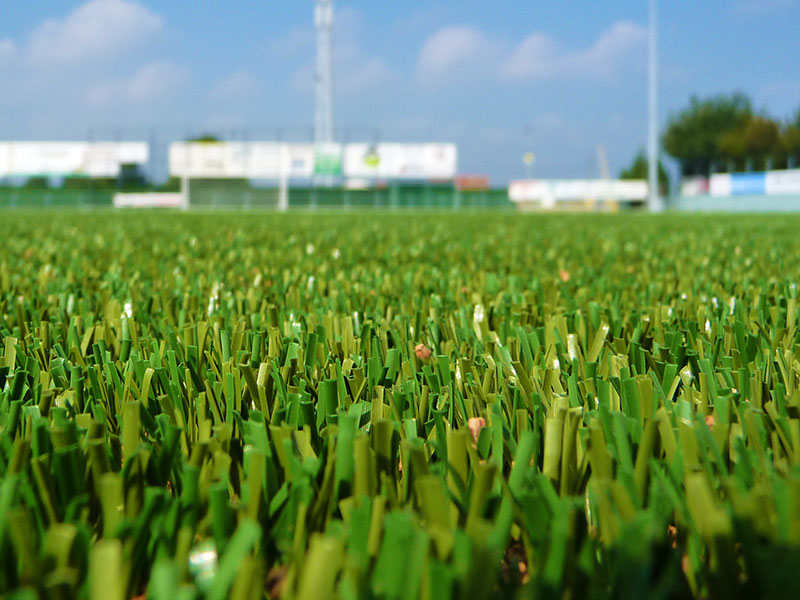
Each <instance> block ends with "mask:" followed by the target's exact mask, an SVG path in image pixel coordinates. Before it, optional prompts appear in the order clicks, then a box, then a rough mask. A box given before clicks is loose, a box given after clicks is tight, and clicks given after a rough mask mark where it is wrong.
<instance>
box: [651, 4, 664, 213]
mask: <svg viewBox="0 0 800 600" xmlns="http://www.w3.org/2000/svg"><path fill="white" fill-rule="evenodd" d="M657 12H658V7H657V3H656V0H650V34H649V36H648V38H649V39H648V62H649V69H648V83H649V86H648V111H647V112H648V128H647V204H648V208H649V209H650V210H651V211H658V210H661V208H662V206H661V198H660V196H659V190H658V115H657V112H658V99H657V93H658V84H657V70H656V69H657V66H658V65H657V57H656V51H657V48H656V31H657V26H656V17H657Z"/></svg>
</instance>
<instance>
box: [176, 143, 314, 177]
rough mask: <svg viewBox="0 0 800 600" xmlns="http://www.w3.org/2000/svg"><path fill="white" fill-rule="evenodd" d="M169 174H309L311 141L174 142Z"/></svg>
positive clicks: (312, 171) (188, 175)
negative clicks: (289, 142)
mask: <svg viewBox="0 0 800 600" xmlns="http://www.w3.org/2000/svg"><path fill="white" fill-rule="evenodd" d="M169 173H170V175H174V176H177V177H192V178H207V179H216V178H223V179H224V178H245V179H277V178H280V177H281V176H286V177H311V176H312V175H313V174H314V146H313V144H288V143H282V142H173V143H172V144H170V147H169Z"/></svg>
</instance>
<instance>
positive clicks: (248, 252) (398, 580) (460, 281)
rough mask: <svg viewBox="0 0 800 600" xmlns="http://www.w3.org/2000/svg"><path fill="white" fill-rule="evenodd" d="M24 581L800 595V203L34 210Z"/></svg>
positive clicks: (3, 294) (12, 434)
mask: <svg viewBox="0 0 800 600" xmlns="http://www.w3.org/2000/svg"><path fill="white" fill-rule="evenodd" d="M0 222H1V223H2V232H3V233H2V236H3V241H2V254H0V337H2V338H3V344H2V346H1V347H0V594H2V595H3V596H4V597H8V598H17V599H22V598H25V599H28V598H31V599H32V598H57V599H61V598H72V597H80V598H91V599H92V600H100V599H101V598H103V599H105V598H109V599H125V598H131V597H135V596H137V595H140V594H144V593H147V595H148V597H152V598H156V599H158V598H164V599H168V600H175V599H178V598H225V597H232V598H236V599H244V598H262V597H264V596H267V595H268V596H270V597H276V596H277V595H281V594H282V595H283V597H286V598H300V599H302V600H312V599H317V598H326V597H340V598H370V597H376V598H415V597H423V598H431V599H433V598H436V599H438V598H450V597H454V598H492V597H508V596H521V597H528V596H539V597H571V598H577V597H592V598H594V597H597V598H602V597H608V596H613V597H624V598H642V597H685V596H688V597H691V596H695V597H735V596H737V595H741V596H748V597H770V596H774V597H792V596H795V597H797V596H800V589H798V586H800V580H798V578H797V577H796V573H795V570H796V567H797V565H798V564H800V563H799V562H798V561H800V551H799V550H798V548H800V387H798V384H799V383H800V379H799V377H800V361H799V360H798V359H799V358H800V347H798V343H799V342H800V333H799V332H798V329H797V322H798V319H797V317H798V303H797V285H796V284H797V282H798V280H800V235H798V231H800V219H798V218H797V217H793V216H792V217H790V216H745V217H725V216H719V215H715V216H695V215H692V216H688V215H685V216H673V215H662V216H635V215H634V216H631V215H616V216H608V215H606V216H555V215H551V216H519V215H509V214H506V215H491V214H474V215H459V214H431V213H428V214H420V215H411V214H392V215H389V214H380V213H379V214H375V213H373V214H338V215H309V214H289V215H274V214H268V213H266V214H265V213H240V214H215V213H211V214H172V213H70V212H57V213H52V212H43V213H16V212H15V213H6V214H2V215H0Z"/></svg>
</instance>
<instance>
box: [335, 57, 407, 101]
mask: <svg viewBox="0 0 800 600" xmlns="http://www.w3.org/2000/svg"><path fill="white" fill-rule="evenodd" d="M393 77H394V72H393V71H392V69H390V68H389V66H388V65H387V64H386V63H385V62H383V60H382V59H380V58H379V57H377V56H372V57H367V58H364V59H362V60H359V61H357V62H356V63H354V64H352V65H350V67H349V68H347V69H343V70H342V71H341V72H340V75H339V78H338V80H337V85H336V89H337V90H338V91H339V92H340V93H341V94H343V95H349V94H359V93H361V92H364V91H367V90H369V89H374V88H375V87H376V86H379V85H381V84H384V83H386V82H388V81H390V80H391V79H392V78H393Z"/></svg>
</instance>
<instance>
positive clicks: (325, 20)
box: [314, 0, 333, 184]
mask: <svg viewBox="0 0 800 600" xmlns="http://www.w3.org/2000/svg"><path fill="white" fill-rule="evenodd" d="M314 24H315V25H316V28H317V69H316V73H315V81H314V85H315V92H316V104H315V114H314V144H315V146H316V148H317V152H318V153H320V151H322V152H324V147H325V145H326V144H330V143H331V142H333V61H332V58H331V29H332V27H333V5H332V2H331V0H317V4H316V7H315V11H314ZM328 177H329V176H328ZM324 183H326V184H328V183H330V182H329V181H325V182H324Z"/></svg>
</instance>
